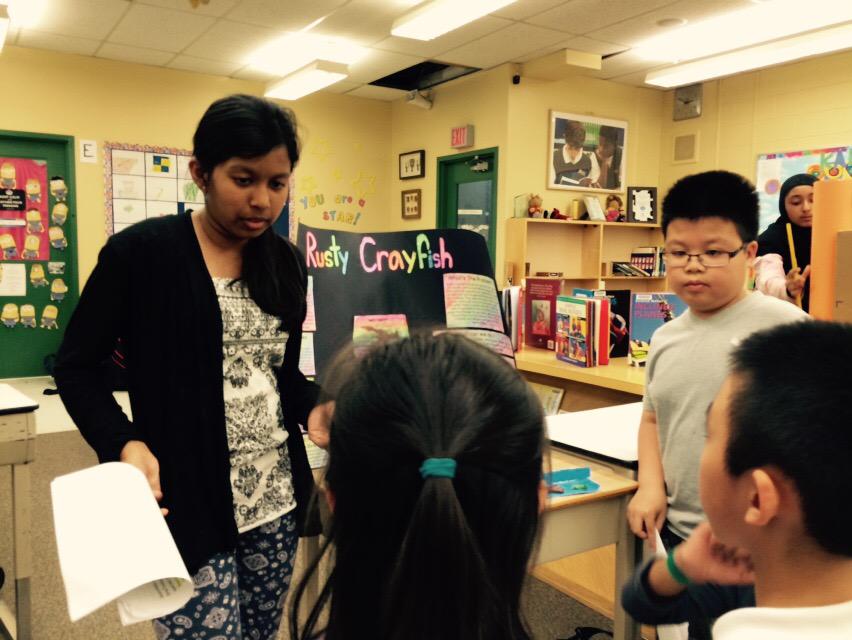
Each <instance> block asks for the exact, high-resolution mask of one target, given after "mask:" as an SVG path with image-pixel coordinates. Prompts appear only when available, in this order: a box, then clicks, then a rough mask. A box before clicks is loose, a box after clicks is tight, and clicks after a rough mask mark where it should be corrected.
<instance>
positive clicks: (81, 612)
mask: <svg viewBox="0 0 852 640" xmlns="http://www.w3.org/2000/svg"><path fill="white" fill-rule="evenodd" d="M50 488H51V494H52V497H53V519H54V524H55V529H56V545H57V549H58V552H59V567H60V569H61V572H62V580H63V582H64V583H65V593H66V596H67V600H68V613H69V615H70V617H71V621H72V622H76V621H77V620H79V619H80V618H82V617H84V616H86V615H88V614H90V613H92V612H93V611H95V610H96V609H99V608H100V607H102V606H104V605H105V604H107V603H109V602H112V601H113V600H117V604H118V612H119V617H120V618H121V622H122V624H124V625H128V624H133V623H135V622H141V621H143V620H152V619H154V618H158V617H160V616H164V615H167V614H169V613H171V612H173V611H176V610H177V609H179V608H181V607H182V606H183V605H184V604H186V602H187V601H188V600H189V599H190V598H191V597H192V594H193V584H192V580H191V578H190V576H189V572H188V571H187V569H186V566H185V565H184V563H183V560H182V559H181V556H180V553H179V552H178V549H177V546H176V545H175V542H174V540H173V539H172V536H171V533H170V532H169V529H168V527H167V526H166V522H165V519H164V518H163V516H162V515H161V513H160V507H159V505H158V504H157V501H156V500H155V499H154V496H153V494H152V493H151V489H150V487H149V486H148V481H147V480H146V479H145V476H144V475H143V474H142V472H141V471H139V470H138V469H137V468H136V467H133V466H132V465H129V464H126V463H123V462H108V463H106V464H101V465H98V466H95V467H90V468H88V469H83V470H82V471H76V472H74V473H70V474H67V475H64V476H59V477H58V478H56V479H54V480H53V482H51V483H50Z"/></svg>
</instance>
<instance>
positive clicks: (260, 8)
mask: <svg viewBox="0 0 852 640" xmlns="http://www.w3.org/2000/svg"><path fill="white" fill-rule="evenodd" d="M344 4H346V0H242V2H240V3H239V4H238V5H237V6H236V7H234V8H233V9H232V10H231V11H229V12H228V14H227V15H226V17H227V18H228V20H233V21H235V22H244V23H246V24H254V25H258V26H261V27H267V28H272V29H278V30H279V31H298V30H299V29H304V28H305V27H306V26H308V25H309V24H311V23H312V22H313V21H314V20H317V19H319V18H322V17H323V16H327V15H328V14H330V13H331V12H333V11H334V10H335V9H337V8H338V7H340V6H342V5H344Z"/></svg>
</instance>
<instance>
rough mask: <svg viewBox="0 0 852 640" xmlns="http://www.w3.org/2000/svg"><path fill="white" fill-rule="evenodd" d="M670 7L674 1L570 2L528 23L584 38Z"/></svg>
mask: <svg viewBox="0 0 852 640" xmlns="http://www.w3.org/2000/svg"><path fill="white" fill-rule="evenodd" d="M667 4H672V0H641V1H638V0H607V1H606V2H601V1H600V0H571V1H570V2H565V3H563V4H562V5H561V6H559V7H556V8H555V9H551V10H550V11H545V12H544V13H540V14H539V15H537V16H535V17H533V18H530V19H528V20H527V22H529V23H530V24H537V25H541V26H544V27H550V28H551V29H564V30H565V31H567V32H569V33H577V34H580V35H585V34H587V33H589V32H590V31H595V30H596V29H602V28H603V27H606V26H609V25H611V24H615V23H617V22H621V21H622V20H627V19H628V18H632V17H633V16H638V15H641V14H643V13H647V12H648V11H653V10H654V9H658V8H660V7H663V6H665V5H667Z"/></svg>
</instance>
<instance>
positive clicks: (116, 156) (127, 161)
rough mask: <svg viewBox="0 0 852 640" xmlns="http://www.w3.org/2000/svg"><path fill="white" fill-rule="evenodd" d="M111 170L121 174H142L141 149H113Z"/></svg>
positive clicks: (143, 165) (143, 171)
mask: <svg viewBox="0 0 852 640" xmlns="http://www.w3.org/2000/svg"><path fill="white" fill-rule="evenodd" d="M112 172H113V173H119V174H122V175H132V176H144V175H145V154H144V153H143V152H142V151H131V150H128V149H113V150H112Z"/></svg>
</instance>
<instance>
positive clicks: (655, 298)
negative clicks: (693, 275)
mask: <svg viewBox="0 0 852 640" xmlns="http://www.w3.org/2000/svg"><path fill="white" fill-rule="evenodd" d="M686 309H687V307H686V303H685V302H683V300H681V299H680V298H678V297H677V296H676V295H675V294H673V293H634V294H633V296H632V298H631V304H630V348H629V350H628V362H629V364H630V365H631V366H634V367H644V366H645V364H646V362H647V360H648V349H649V347H650V345H651V337H652V336H653V335H654V332H655V331H656V330H657V329H659V328H660V327H662V326H663V325H664V324H665V323H667V322H671V321H672V320H674V319H675V318H677V317H678V316H679V315H681V314H682V313H684V312H685V311H686Z"/></svg>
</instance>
